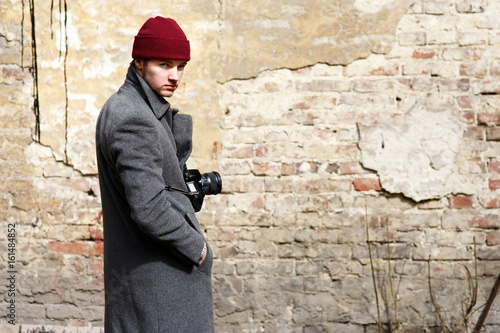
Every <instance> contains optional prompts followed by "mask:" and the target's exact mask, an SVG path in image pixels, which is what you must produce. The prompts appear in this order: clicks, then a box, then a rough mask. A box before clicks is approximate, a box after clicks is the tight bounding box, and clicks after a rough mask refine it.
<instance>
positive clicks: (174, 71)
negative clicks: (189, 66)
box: [168, 67, 179, 81]
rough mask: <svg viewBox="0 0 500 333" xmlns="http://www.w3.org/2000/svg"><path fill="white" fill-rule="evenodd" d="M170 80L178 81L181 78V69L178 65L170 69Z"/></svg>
mask: <svg viewBox="0 0 500 333" xmlns="http://www.w3.org/2000/svg"><path fill="white" fill-rule="evenodd" d="M168 78H169V79H170V80H173V81H178V80H179V69H178V68H177V67H173V68H172V69H171V70H170V75H169V76H168Z"/></svg>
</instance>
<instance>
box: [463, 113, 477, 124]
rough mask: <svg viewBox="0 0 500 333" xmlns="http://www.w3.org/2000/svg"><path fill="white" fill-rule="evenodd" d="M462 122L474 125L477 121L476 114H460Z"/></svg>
mask: <svg viewBox="0 0 500 333" xmlns="http://www.w3.org/2000/svg"><path fill="white" fill-rule="evenodd" d="M460 116H461V120H462V121H463V122H465V123H467V124H474V122H475V121H476V113H475V112H474V111H465V112H461V113H460Z"/></svg>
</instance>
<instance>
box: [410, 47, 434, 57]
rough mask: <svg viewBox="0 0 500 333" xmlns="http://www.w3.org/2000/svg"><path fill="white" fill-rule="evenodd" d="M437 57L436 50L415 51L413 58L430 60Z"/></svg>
mask: <svg viewBox="0 0 500 333" xmlns="http://www.w3.org/2000/svg"><path fill="white" fill-rule="evenodd" d="M435 55H436V51H434V50H426V49H420V50H415V51H413V55H412V57H413V58H415V59H430V58H433V57H434V56H435Z"/></svg>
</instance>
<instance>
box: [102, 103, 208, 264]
mask: <svg viewBox="0 0 500 333" xmlns="http://www.w3.org/2000/svg"><path fill="white" fill-rule="evenodd" d="M124 113H126V112H124ZM155 122H157V120H156V119H155V118H153V117H147V116H144V114H141V113H140V112H130V113H128V115H125V116H124V115H123V114H122V116H120V117H119V119H117V120H115V121H113V122H112V123H113V125H112V127H113V128H112V129H111V130H109V131H107V136H108V137H107V142H108V145H109V152H110V154H111V160H112V161H113V163H114V167H115V169H116V172H117V173H118V175H119V178H120V181H121V183H122V185H123V187H124V192H125V196H126V200H127V202H128V204H129V206H130V208H131V218H132V219H133V220H134V221H135V222H136V223H137V225H138V226H139V228H140V229H141V230H142V231H143V232H144V233H145V234H147V235H149V236H150V237H151V238H153V239H155V240H156V241H158V242H160V243H162V244H163V245H165V246H166V247H167V248H170V249H174V251H177V252H179V253H181V254H182V255H183V256H185V257H187V258H188V259H189V260H191V261H192V262H193V263H196V262H198V260H199V259H200V256H201V252H202V249H203V247H204V245H205V239H204V237H203V235H201V234H200V233H199V232H197V231H196V230H195V229H194V228H193V227H192V226H191V225H190V223H189V222H188V217H187V213H186V209H185V206H182V204H179V202H181V203H182V202H183V201H182V200H184V201H185V199H186V198H183V196H184V195H183V194H180V193H176V192H168V191H166V190H165V181H164V179H163V176H162V174H163V163H164V159H169V165H176V166H177V167H178V165H179V164H178V163H179V162H178V160H177V157H176V156H175V154H174V156H165V154H166V152H165V151H164V150H163V149H162V144H161V141H160V140H164V139H165V138H161V137H160V133H159V131H158V128H157V127H156V124H155ZM110 133H111V134H110ZM172 163H174V164H172ZM183 207H184V208H183Z"/></svg>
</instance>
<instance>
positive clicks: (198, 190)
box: [184, 168, 222, 212]
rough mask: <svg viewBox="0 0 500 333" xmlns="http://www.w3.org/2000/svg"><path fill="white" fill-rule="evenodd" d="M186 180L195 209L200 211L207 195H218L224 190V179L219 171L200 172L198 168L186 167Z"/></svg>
mask: <svg viewBox="0 0 500 333" xmlns="http://www.w3.org/2000/svg"><path fill="white" fill-rule="evenodd" d="M184 181H185V182H186V187H187V189H188V192H189V195H188V196H189V199H190V200H191V204H192V205H193V208H194V211H195V212H199V211H200V209H201V206H202V205H203V199H204V198H205V195H216V194H219V193H220V192H221V190H222V179H221V177H220V175H219V173H218V172H216V171H213V172H207V173H203V174H202V173H200V171H198V170H197V169H187V168H186V169H184Z"/></svg>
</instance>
